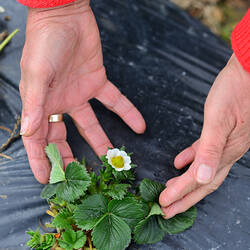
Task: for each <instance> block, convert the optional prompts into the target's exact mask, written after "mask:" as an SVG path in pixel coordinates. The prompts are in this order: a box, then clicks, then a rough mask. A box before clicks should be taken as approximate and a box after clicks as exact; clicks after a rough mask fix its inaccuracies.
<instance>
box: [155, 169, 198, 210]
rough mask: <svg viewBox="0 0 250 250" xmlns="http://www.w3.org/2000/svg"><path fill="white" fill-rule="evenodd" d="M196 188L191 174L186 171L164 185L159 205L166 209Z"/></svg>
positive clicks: (196, 185) (196, 184)
mask: <svg viewBox="0 0 250 250" xmlns="http://www.w3.org/2000/svg"><path fill="white" fill-rule="evenodd" d="M197 187H198V183H197V182H196V180H195V179H194V177H193V175H192V174H191V172H190V171H186V172H185V173H184V174H183V175H181V176H178V177H175V178H172V179H171V180H169V181H168V182H167V183H166V189H165V190H163V191H162V193H161V194H160V197H159V203H160V205H161V206H162V207H168V206H170V205H171V204H172V203H174V202H175V201H177V200H179V199H181V198H182V197H183V196H185V195H186V194H188V193H189V192H191V191H193V190H194V189H196V188H197Z"/></svg>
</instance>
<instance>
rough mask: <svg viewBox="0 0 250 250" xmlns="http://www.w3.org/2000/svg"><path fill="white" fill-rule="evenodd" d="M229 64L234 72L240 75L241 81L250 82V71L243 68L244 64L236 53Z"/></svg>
mask: <svg viewBox="0 0 250 250" xmlns="http://www.w3.org/2000/svg"><path fill="white" fill-rule="evenodd" d="M228 66H229V67H230V68H232V73H233V74H236V75H237V76H238V77H240V79H241V81H243V82H248V83H250V73H249V72H247V71H246V70H245V69H244V68H243V66H242V64H241V63H240V61H239V60H238V58H237V56H236V55H235V54H234V53H233V54H232V56H231V58H230V59H229V61H228Z"/></svg>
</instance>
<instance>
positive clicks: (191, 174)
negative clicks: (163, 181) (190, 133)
mask: <svg viewBox="0 0 250 250" xmlns="http://www.w3.org/2000/svg"><path fill="white" fill-rule="evenodd" d="M218 130H219V129H218ZM219 138H220V139H219ZM225 143H226V136H223V133H221V134H220V137H219V136H217V134H216V133H214V131H213V130H211V128H210V127H205V125H204V127H203V132H202V135H201V138H200V140H199V144H196V145H195V146H194V147H195V148H196V149H195V150H196V153H195V159H194V162H193V163H192V165H191V166H190V167H189V169H188V171H186V172H185V173H184V174H183V175H181V176H179V177H176V178H175V182H173V183H171V185H168V183H167V188H166V189H165V190H164V191H163V192H162V193H161V195H160V198H159V202H160V204H161V206H162V207H167V206H170V205H171V204H172V203H174V202H176V201H177V200H179V199H181V198H182V197H184V196H185V195H187V194H188V193H190V192H191V191H193V190H194V189H196V188H197V187H199V186H200V185H205V184H208V183H210V182H212V180H213V178H214V176H215V174H216V171H217V169H218V166H219V162H220V159H221V156H222V153H223V149H224V146H225ZM188 153H190V152H188Z"/></svg>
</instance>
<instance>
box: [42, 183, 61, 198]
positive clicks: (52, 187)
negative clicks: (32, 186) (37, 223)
mask: <svg viewBox="0 0 250 250" xmlns="http://www.w3.org/2000/svg"><path fill="white" fill-rule="evenodd" d="M56 187H57V184H48V185H46V186H45V187H44V188H43V190H42V193H41V198H42V199H50V198H51V197H52V196H53V195H55V194H56Z"/></svg>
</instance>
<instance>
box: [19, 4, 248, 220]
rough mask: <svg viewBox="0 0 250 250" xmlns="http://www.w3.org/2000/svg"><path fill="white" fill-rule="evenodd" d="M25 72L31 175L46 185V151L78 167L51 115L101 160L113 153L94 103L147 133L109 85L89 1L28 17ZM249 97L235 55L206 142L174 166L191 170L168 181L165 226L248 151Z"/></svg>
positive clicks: (211, 103) (208, 116) (212, 109)
mask: <svg viewBox="0 0 250 250" xmlns="http://www.w3.org/2000/svg"><path fill="white" fill-rule="evenodd" d="M21 71H22V77H21V83H20V92H21V97H22V102H23V114H22V131H21V132H22V134H23V141H24V145H25V147H26V150H27V153H28V157H29V161H30V165H31V168H32V170H33V172H34V174H35V176H36V178H37V179H38V181H40V182H41V183H47V181H48V177H49V173H50V166H49V162H48V160H47V158H46V156H45V153H44V147H45V146H46V145H47V143H51V142H54V143H57V145H58V147H59V150H60V152H61V154H62V156H63V160H64V163H65V165H66V164H67V163H68V162H70V161H73V155H72V152H71V150H70V148H69V145H68V144H67V142H66V129H65V125H64V123H63V122H60V123H50V124H48V116H49V115H51V114H56V113H68V114H69V115H70V116H71V117H72V118H73V120H74V122H75V124H76V126H77V128H78V130H79V132H80V134H81V135H82V136H83V137H84V138H85V139H86V140H87V141H88V143H89V144H90V145H91V146H92V147H93V149H94V150H95V152H96V153H97V155H101V154H104V153H106V150H107V147H108V146H109V147H111V146H112V145H111V143H110V141H109V139H108V138H107V136H106V135H105V133H104V132H103V130H102V128H101V127H100V125H99V123H98V121H97V119H96V117H95V114H94V112H93V110H92V109H91V107H90V105H89V103H88V100H90V99H92V98H96V99H98V100H99V101H101V102H102V103H103V104H104V105H105V106H106V107H107V108H108V109H110V110H112V111H114V112H115V113H117V114H118V115H119V116H120V117H121V118H122V119H123V120H124V121H125V122H126V123H127V124H128V125H129V126H130V127H131V128H132V129H133V130H134V131H135V132H136V133H143V132H144V130H145V122H144V120H143V118H142V116H141V115H140V113H139V112H138V111H137V110H136V108H135V107H134V106H133V105H132V104H131V103H130V102H129V101H128V100H127V99H126V98H125V97H124V96H122V95H121V93H120V92H119V91H118V89H117V88H116V87H115V86H114V85H113V84H112V83H110V82H109V81H108V80H107V77H106V73H105V69H104V67H103V59H102V51H101V43H100V38H99V31H98V28H97V25H96V21H95V18H94V16H93V13H92V11H91V9H90V7H89V2H88V1H86V0H79V1H77V2H75V3H74V4H70V5H67V6H63V7H59V8H53V9H46V10H35V9H29V14H28V23H27V38H26V43H25V47H24V51H23V57H22V62H21ZM249 96H250V74H249V73H247V72H246V71H245V70H244V69H243V68H242V66H241V65H240V63H239V61H238V60H237V58H236V57H235V55H232V57H231V59H230V60H229V62H228V64H227V65H226V67H225V68H224V69H223V70H222V71H221V73H220V74H219V75H218V77H217V78H216V80H215V82H214V84H213V86H212V88H211V90H210V93H209V95H208V98H207V100H206V104H205V109H204V125H203V129H202V133H201V136H200V138H199V139H198V140H197V141H196V142H195V143H194V144H193V145H192V146H191V147H189V148H187V149H185V150H184V151H183V152H181V153H180V154H179V155H178V156H177V157H176V159H175V162H174V164H175V167H176V168H177V169H181V168H183V167H184V166H186V165H187V164H190V163H191V166H190V167H189V169H188V170H187V171H186V172H185V173H184V174H183V175H181V176H179V177H176V178H173V179H171V180H169V181H168V182H167V183H166V189H165V190H164V191H163V192H162V193H161V195H160V199H159V202H160V204H161V206H162V210H163V212H164V213H165V215H166V218H171V217H173V216H174V215H176V214H178V213H181V212H184V211H185V210H187V209H188V208H189V207H191V206H192V205H194V204H195V203H197V202H198V201H200V200H201V199H203V198H204V197H205V196H206V195H208V194H210V193H211V192H213V191H215V190H216V189H217V188H218V187H219V186H220V185H221V183H222V182H223V181H224V179H225V178H226V176H227V174H228V172H229V170H230V168H231V167H232V165H233V164H234V163H235V162H236V161H237V160H238V159H239V158H241V157H242V156H243V154H244V153H245V152H246V151H247V150H248V148H249V145H250V112H249V107H250V98H249ZM27 117H28V120H27ZM27 121H28V122H27ZM200 170H203V171H200Z"/></svg>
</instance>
